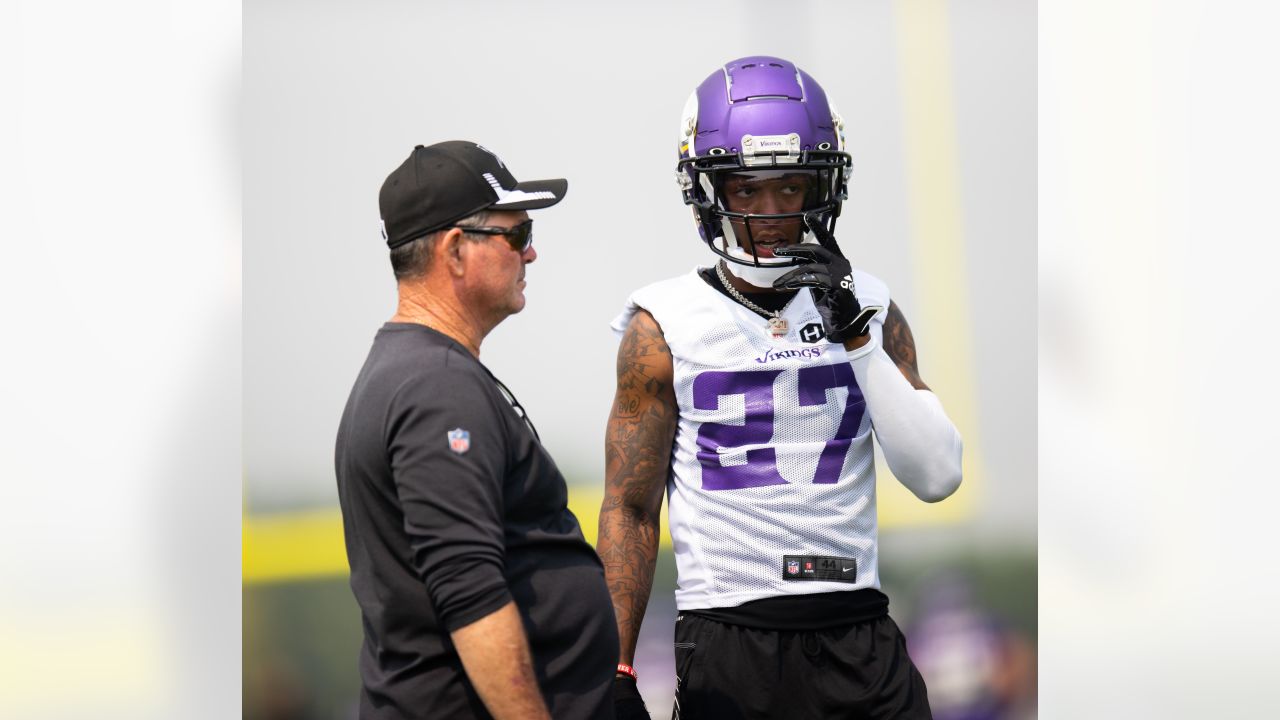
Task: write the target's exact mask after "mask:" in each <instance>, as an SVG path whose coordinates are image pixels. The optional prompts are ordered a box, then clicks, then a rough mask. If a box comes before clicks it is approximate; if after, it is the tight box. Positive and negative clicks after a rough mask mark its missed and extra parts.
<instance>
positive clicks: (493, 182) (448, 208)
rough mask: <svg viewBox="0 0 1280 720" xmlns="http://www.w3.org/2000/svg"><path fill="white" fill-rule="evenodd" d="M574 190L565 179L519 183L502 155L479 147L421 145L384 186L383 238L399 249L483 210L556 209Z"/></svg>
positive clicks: (450, 143)
mask: <svg viewBox="0 0 1280 720" xmlns="http://www.w3.org/2000/svg"><path fill="white" fill-rule="evenodd" d="M568 190H569V181H568V180H564V179H558V180H533V181H531V182H516V179H515V178H514V177H512V175H511V171H510V170H508V169H507V166H506V164H505V163H503V162H502V161H501V160H499V159H498V156H497V155H495V154H493V152H492V151H490V150H489V149H487V148H485V147H483V146H481V145H477V144H476V143H473V142H467V141H465V140H449V141H447V142H442V143H436V144H435V145H428V146H426V147H423V146H422V145H419V146H417V147H415V148H414V149H413V152H412V153H410V154H409V159H407V160H405V161H404V162H403V163H401V164H400V167H398V168H396V169H395V170H392V171H391V174H390V175H388V176H387V179H386V181H385V182H383V183H382V190H381V191H380V192H379V193H378V209H379V211H380V213H381V215H382V237H383V239H384V240H386V241H387V246H388V247H392V248H395V247H399V246H401V245H404V244H405V243H407V242H409V241H411V240H416V239H418V238H420V237H422V236H423V235H426V234H428V233H431V232H435V231H436V230H439V229H441V228H444V227H447V226H448V225H449V224H450V223H454V222H457V221H459V220H461V219H462V218H465V217H467V216H468V215H473V214H475V213H478V212H480V211H481V210H486V209H489V208H493V209H495V210H534V209H537V208H544V207H550V206H552V205H555V204H556V203H558V202H560V201H561V200H563V199H564V194H565V193H566V192H567V191H568Z"/></svg>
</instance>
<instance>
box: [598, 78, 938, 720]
mask: <svg viewBox="0 0 1280 720" xmlns="http://www.w3.org/2000/svg"><path fill="white" fill-rule="evenodd" d="M679 156H680V160H679V162H678V164H677V173H676V174H677V180H678V181H679V183H680V188H681V191H682V193H683V198H684V201H685V203H687V204H688V205H690V206H692V209H693V213H694V217H695V220H696V223H697V226H698V229H699V232H700V234H701V237H702V241H703V242H705V243H706V245H707V247H708V248H710V250H711V251H712V252H713V253H715V255H716V256H717V258H716V260H717V262H716V263H715V265H714V266H713V267H700V268H695V269H694V270H693V271H692V272H688V273H685V274H683V275H681V276H679V277H676V278H673V279H670V280H665V281H662V282H658V283H655V284H653V285H649V286H647V287H644V288H642V289H640V290H638V291H636V292H635V293H633V294H632V295H631V297H630V298H629V300H628V302H627V305H626V308H625V310H624V311H623V313H622V314H621V315H620V316H619V317H618V318H617V319H616V320H615V321H614V322H613V329H614V330H615V331H616V332H618V333H619V334H620V335H621V336H622V342H621V346H620V348H619V351H618V361H617V394H616V397H615V401H614V407H613V409H612V412H611V415H610V417H609V423H608V429H607V434H606V487H605V499H604V503H603V506H602V508H601V514H600V536H599V538H600V539H599V544H598V547H597V549H598V551H599V552H600V555H601V557H602V558H603V559H604V563H605V572H606V577H607V579H608V583H609V591H610V593H611V595H612V598H613V606H614V611H615V613H616V614H617V619H618V630H619V634H620V640H621V653H620V655H619V659H620V662H619V665H618V673H617V679H616V680H615V695H616V697H617V703H618V704H617V710H618V716H619V717H620V718H627V719H629V718H645V717H648V713H647V711H646V709H645V708H644V704H643V701H642V699H641V698H640V696H639V693H638V691H637V688H636V684H635V680H636V677H637V673H636V670H635V668H633V667H631V665H632V661H633V656H634V652H635V647H636V640H637V636H638V634H639V631H640V624H641V620H642V618H643V617H644V613H645V608H646V605H647V602H648V599H649V593H650V590H651V587H652V582H653V573H654V567H655V560H656V556H657V551H658V527H659V524H658V523H659V514H660V510H661V507H662V498H663V493H664V490H665V492H666V494H667V499H668V503H669V506H668V511H669V516H670V529H671V540H672V545H673V547H674V550H675V558H676V566H677V573H678V582H677V585H678V586H677V589H676V593H675V595H676V605H677V608H678V611H679V614H678V616H677V618H676V623H675V625H676V630H675V653H676V675H677V677H676V693H675V706H674V709H675V717H678V718H685V719H689V718H886V719H887V718H895V719H897V720H902V719H904V718H928V717H930V711H929V703H928V698H927V691H926V689H925V685H924V681H923V680H922V678H921V675H920V673H919V672H918V671H917V670H916V668H915V666H914V665H913V664H912V662H911V659H910V658H909V657H908V655H907V651H906V644H905V641H904V638H903V635H902V633H901V632H900V631H899V629H898V627H897V625H896V624H895V623H894V622H893V620H892V619H890V618H889V616H888V598H887V597H886V596H885V595H884V594H883V593H882V592H880V590H879V589H878V588H879V587H880V580H879V575H878V570H877V565H876V563H877V519H876V504H875V469H874V462H873V456H872V442H871V436H872V430H873V429H874V430H875V435H876V437H877V438H878V440H879V442H880V445H881V447H882V448H883V450H884V454H885V458H886V460H887V461H888V463H889V467H890V468H891V469H892V470H893V472H894V474H895V475H896V476H897V478H898V479H899V480H900V481H901V482H902V483H903V484H904V485H906V486H907V487H908V488H909V489H910V490H911V491H912V492H913V493H914V494H915V495H916V496H917V497H919V498H920V499H922V500H924V501H926V502H937V501H939V500H942V499H944V498H946V497H947V496H949V495H950V494H951V493H952V492H954V491H955V489H956V488H957V487H958V486H959V484H960V458H961V442H960V437H959V434H958V433H957V431H956V429H955V427H954V425H953V424H952V423H951V421H950V420H949V419H948V418H947V415H946V413H945V412H944V411H943V409H942V405H941V403H940V402H939V400H938V398H937V397H935V396H934V394H933V393H932V392H930V390H929V388H928V386H927V385H925V383H924V381H923V380H922V379H921V378H920V375H919V372H918V370H917V365H916V351H915V343H914V341H913V339H912V335H911V330H910V328H909V327H908V325H907V322H906V319H905V318H904V317H903V314H902V312H901V310H900V309H899V308H898V306H897V305H896V304H894V303H893V302H892V301H891V300H890V296H889V290H888V288H887V287H886V285H885V284H884V283H883V282H881V281H880V280H878V279H877V278H875V277H873V276H872V275H870V274H868V273H866V272H863V271H861V270H858V269H853V268H851V267H850V264H849V261H848V260H846V259H845V257H844V254H843V253H842V252H841V249H840V248H839V246H838V245H837V244H836V240H835V238H834V235H833V233H834V229H835V223H836V218H837V217H838V216H839V214H840V207H841V202H842V201H843V200H844V199H845V198H846V196H847V191H846V179H845V174H846V170H847V168H849V167H850V158H849V155H848V154H847V153H845V152H844V128H843V123H842V121H841V119H840V116H839V114H838V113H837V112H835V110H834V109H833V108H832V107H831V106H830V105H829V103H828V101H827V98H826V95H825V93H824V92H823V90H822V88H821V87H820V86H819V85H818V84H817V82H815V81H814V79H813V78H812V77H810V76H809V75H808V74H806V73H804V72H803V71H800V70H799V69H798V68H796V67H795V65H793V64H792V63H790V62H787V61H786V60H782V59H780V58H774V57H747V58H741V59H738V60H734V61H731V62H729V63H727V64H725V65H724V66H723V67H722V68H720V69H718V70H716V71H715V72H714V73H712V74H711V75H710V76H709V77H707V79H706V80H705V81H704V82H703V83H702V84H701V85H699V86H698V88H697V89H696V90H695V91H694V92H693V94H692V95H691V96H690V98H689V101H688V103H687V105H686V107H685V110H684V114H683V117H682V119H681V124H680V142H679ZM641 670H643V668H642V669H641Z"/></svg>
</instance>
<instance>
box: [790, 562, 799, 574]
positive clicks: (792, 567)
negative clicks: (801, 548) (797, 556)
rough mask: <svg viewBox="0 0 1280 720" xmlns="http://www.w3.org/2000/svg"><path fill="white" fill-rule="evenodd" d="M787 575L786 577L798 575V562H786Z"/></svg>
mask: <svg viewBox="0 0 1280 720" xmlns="http://www.w3.org/2000/svg"><path fill="white" fill-rule="evenodd" d="M787 574H788V575H799V574H800V561H799V560H788V561H787Z"/></svg>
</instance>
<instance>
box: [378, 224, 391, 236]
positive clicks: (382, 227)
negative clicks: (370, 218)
mask: <svg viewBox="0 0 1280 720" xmlns="http://www.w3.org/2000/svg"><path fill="white" fill-rule="evenodd" d="M378 226H379V227H380V228H381V229H382V239H383V240H387V239H389V238H388V237H387V221H386V220H378Z"/></svg>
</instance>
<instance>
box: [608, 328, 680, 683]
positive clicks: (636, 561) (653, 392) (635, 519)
mask: <svg viewBox="0 0 1280 720" xmlns="http://www.w3.org/2000/svg"><path fill="white" fill-rule="evenodd" d="M673 374H674V371H673V369H672V361H671V349H670V348H668V347H667V343H666V341H665V340H664V339H663V337H662V329H661V328H660V327H658V323H657V322H656V321H655V320H654V319H653V316H652V315H650V314H649V313H647V312H645V311H644V310H640V311H638V312H636V314H635V316H634V317H632V319H631V324H630V325H629V326H628V327H627V332H626V334H625V335H624V336H623V338H622V345H621V347H619V348H618V391H617V395H616V396H615V397H614V402H613V410H612V412H611V413H610V414H609V425H608V428H607V429H606V431H605V490H604V503H603V505H601V507H600V537H599V541H598V542H597V547H596V550H597V552H599V553H600V559H601V560H603V561H604V572H605V581H606V582H607V583H608V585H609V595H610V596H612V598H613V611H614V613H615V614H616V615H617V618H618V636H619V639H620V640H621V652H620V658H619V661H620V662H623V663H626V664H628V665H630V664H631V663H632V659H633V658H634V656H635V651H636V639H637V638H638V637H639V636H640V621H641V620H643V619H644V611H645V607H646V606H647V605H648V603H649V591H650V589H651V588H652V587H653V571H654V567H655V565H656V564H657V560H658V516H659V513H660V512H661V510H662V493H663V491H664V490H665V489H666V485H667V475H668V474H669V473H670V468H671V443H672V442H673V441H674V439H675V432H676V414H677V409H676V395H675V390H674V389H673V388H672V376H673Z"/></svg>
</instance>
